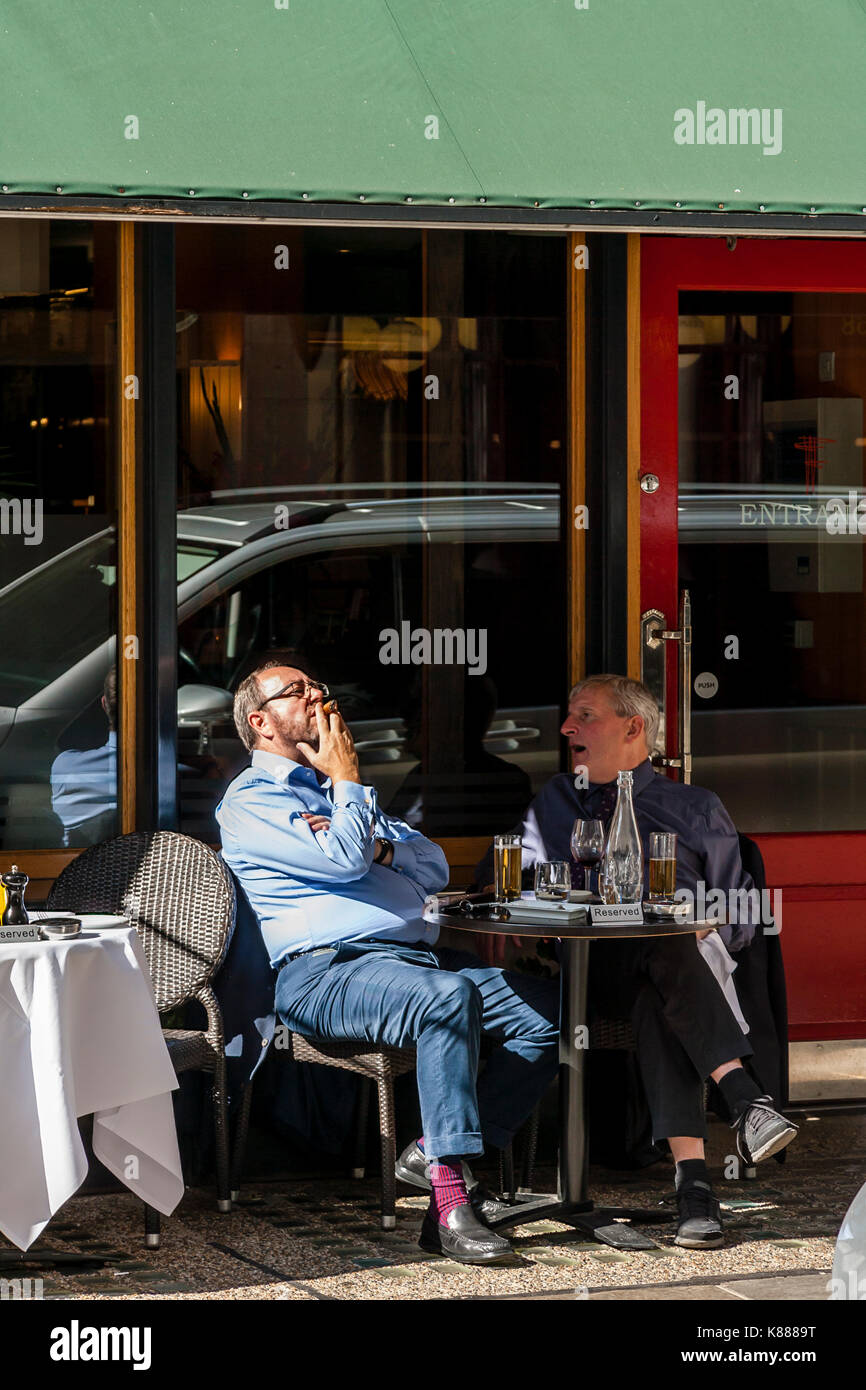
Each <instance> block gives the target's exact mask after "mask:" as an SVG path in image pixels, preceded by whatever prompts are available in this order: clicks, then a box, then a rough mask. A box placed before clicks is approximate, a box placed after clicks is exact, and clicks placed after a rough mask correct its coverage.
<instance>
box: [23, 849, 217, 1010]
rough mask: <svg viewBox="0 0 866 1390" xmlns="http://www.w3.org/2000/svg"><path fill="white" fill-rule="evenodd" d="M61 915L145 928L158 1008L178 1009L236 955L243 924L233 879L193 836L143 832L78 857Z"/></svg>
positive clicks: (63, 889)
mask: <svg viewBox="0 0 866 1390" xmlns="http://www.w3.org/2000/svg"><path fill="white" fill-rule="evenodd" d="M48 907H49V908H50V909H51V910H53V911H61V910H62V911H72V912H104V913H111V914H116V915H120V916H124V917H127V918H128V919H129V921H130V923H131V924H132V925H133V926H134V927H136V928H137V929H138V933H139V935H140V937H141V941H142V945H143V947H144V954H145V956H146V957H147V963H148V966H149V968H150V975H151V979H152V981H153V988H154V993H155V995H156V1004H157V1008H158V1009H159V1010H160V1011H162V1010H165V1009H170V1008H174V1007H175V1006H176V1005H178V1004H181V1003H182V1002H183V1001H184V1000H185V999H188V998H190V996H191V995H193V994H195V993H196V992H197V991H198V990H199V989H201V988H202V986H204V985H206V984H207V983H208V981H209V980H210V979H211V977H212V975H213V974H214V973H215V971H216V970H217V969H218V967H219V965H220V964H221V962H222V960H223V959H224V957H225V954H226V951H227V950H228V945H229V941H230V939H231V934H232V929H233V927H234V920H235V891H234V884H233V883H232V879H231V875H230V873H229V871H228V869H227V868H226V866H225V865H224V864H223V861H222V860H221V859H220V857H219V855H218V854H215V853H214V851H213V850H212V849H209V848H208V846H207V845H203V844H202V843H201V841H199V840H193V839H192V838H191V837H190V836H189V835H178V834H176V833H175V832H174V831H171V830H159V831H154V832H143V831H138V832H135V833H134V834H131V835H120V836H118V837H117V838H115V839H113V840H106V841H104V843H103V844H101V845H94V846H93V847H92V848H91V849H87V850H85V851H84V852H83V854H80V855H79V856H78V858H77V859H73V861H72V863H71V864H68V865H67V866H66V868H65V869H64V870H63V872H62V873H61V875H60V877H59V878H58V879H57V881H56V882H55V884H54V886H53V888H52V889H51V892H50V894H49V897H48Z"/></svg>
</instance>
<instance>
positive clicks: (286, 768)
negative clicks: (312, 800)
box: [253, 748, 331, 790]
mask: <svg viewBox="0 0 866 1390" xmlns="http://www.w3.org/2000/svg"><path fill="white" fill-rule="evenodd" d="M253 767H263V768H264V769H265V771H266V772H270V774H271V776H272V777H275V778H276V780H277V781H278V782H289V781H293V782H308V783H309V784H310V786H312V787H318V788H320V789H322V790H324V788H325V787H330V785H331V779H330V777H326V778H325V780H324V781H323V782H320V781H319V778H318V775H317V773H316V771H315V768H312V767H305V766H304V764H303V763H296V762H295V760H294V759H293V758H284V757H283V755H282V753H269V752H268V750H267V748H254V749H253Z"/></svg>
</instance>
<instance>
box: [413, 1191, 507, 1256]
mask: <svg viewBox="0 0 866 1390" xmlns="http://www.w3.org/2000/svg"><path fill="white" fill-rule="evenodd" d="M418 1244H419V1245H420V1246H421V1249H422V1250H427V1251H429V1252H430V1254H431V1255H447V1256H448V1257H449V1259H452V1260H457V1261H459V1263H460V1264H462V1265H489V1264H493V1263H495V1261H496V1260H504V1259H507V1258H508V1257H509V1256H510V1255H513V1254H514V1251H513V1249H512V1247H511V1243H510V1242H509V1241H507V1240H506V1239H505V1238H504V1236H498V1235H497V1234H496V1233H495V1231H490V1230H488V1229H487V1227H486V1226H482V1224H481V1222H480V1221H479V1220H478V1217H477V1216H476V1215H475V1213H474V1211H473V1210H472V1208H471V1206H470V1205H469V1203H468V1202H463V1203H462V1204H461V1205H460V1206H459V1207H452V1208H451V1210H450V1211H449V1213H448V1215H447V1216H446V1218H445V1224H444V1226H443V1225H441V1224H440V1222H439V1218H438V1216H437V1214H436V1211H435V1210H434V1208H433V1206H432V1204H431V1206H430V1207H428V1209H427V1215H426V1216H425V1217H424V1224H423V1226H422V1227H421V1239H420V1240H419V1241H418Z"/></svg>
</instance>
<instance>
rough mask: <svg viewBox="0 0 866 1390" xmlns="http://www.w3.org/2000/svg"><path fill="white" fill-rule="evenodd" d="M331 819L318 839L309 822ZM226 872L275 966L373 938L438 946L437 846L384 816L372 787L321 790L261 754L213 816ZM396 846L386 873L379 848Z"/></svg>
mask: <svg viewBox="0 0 866 1390" xmlns="http://www.w3.org/2000/svg"><path fill="white" fill-rule="evenodd" d="M306 811H311V812H313V813H314V814H316V815H320V816H327V817H328V818H329V819H330V822H331V824H330V827H329V828H328V829H327V830H322V831H319V833H318V834H315V833H314V832H313V831H312V830H311V829H310V826H309V823H308V822H307V821H305V820H304V819H303V814H304V812H306ZM216 818H217V821H218V822H219V827H220V832H221V835H222V853H223V858H224V859H225V861H226V863H227V864H228V865H229V867H230V868H231V869H232V871H233V872H234V873H235V874H236V875H237V877H238V878H239V879H240V882H241V884H242V885H243V887H244V890H245V892H246V894H247V897H248V898H249V900H250V904H251V906H252V908H253V911H254V912H255V913H256V915H257V917H258V919H259V923H260V925H261V929H262V935H263V936H264V939H265V945H266V946H267V948H268V954H269V956H270V960H271V964H272V965H274V966H277V965H279V963H280V962H281V960H282V959H283V957H284V956H286V955H289V954H292V953H294V952H296V951H308V950H310V949H311V948H313V947H316V946H330V945H331V944H333V943H335V942H338V941H363V940H365V939H368V938H369V937H376V938H385V939H388V940H393V941H414V942H418V943H419V944H422V945H424V946H432V945H433V944H434V942H435V941H436V939H437V937H438V935H439V928H438V927H436V926H431V925H429V924H428V923H426V922H425V921H424V920H423V917H422V915H421V913H422V908H423V904H424V899H425V898H426V897H427V895H428V894H430V893H435V892H438V891H439V890H440V889H441V888H444V887H445V885H446V883H447V882H448V862H447V860H446V858H445V855H444V854H443V853H442V850H441V849H440V848H439V846H438V845H434V844H433V842H432V841H431V840H428V839H427V838H426V837H425V836H424V835H421V834H419V832H418V831H417V830H412V829H410V827H409V826H408V825H406V824H405V823H404V822H403V821H401V820H396V819H394V818H393V817H390V816H386V815H385V814H384V813H383V812H382V811H380V810H379V807H378V805H377V803H376V792H375V790H374V789H373V788H372V787H364V786H360V785H358V784H357V783H355V782H336V783H335V784H334V785H333V786H332V785H331V781H330V778H328V779H326V780H325V781H323V782H321V783H320V782H319V779H318V776H317V774H316V773H315V771H314V770H313V769H312V768H309V767H304V766H302V765H301V764H300V763H296V762H293V761H292V759H291V758H283V757H280V755H279V754H277V753H269V752H267V751H265V750H264V749H258V748H257V749H256V750H255V751H254V753H253V760H252V765H251V766H250V767H247V768H244V770H243V772H241V773H239V775H238V776H237V777H236V778H235V779H234V781H233V782H232V783H231V785H230V786H229V787H228V788H227V790H226V793H225V795H224V797H223V799H222V801H221V802H220V804H219V806H218V807H217V809H216ZM376 837H381V838H384V839H387V840H393V841H394V858H393V860H392V863H391V865H390V866H389V867H388V868H385V867H384V866H383V865H381V864H374V863H373V855H374V853H375V845H374V843H373V842H374V840H375V839H376Z"/></svg>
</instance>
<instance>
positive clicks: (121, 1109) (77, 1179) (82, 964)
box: [0, 918, 183, 1250]
mask: <svg viewBox="0 0 866 1390" xmlns="http://www.w3.org/2000/svg"><path fill="white" fill-rule="evenodd" d="M86 920H87V919H86V918H84V919H83V923H84V929H83V931H82V933H81V935H80V936H78V937H73V938H71V939H69V940H65V941H64V940H52V941H33V942H18V943H15V944H4V945H2V946H0V1231H2V1233H3V1234H4V1235H5V1236H6V1237H7V1238H8V1239H9V1240H11V1241H12V1242H13V1243H14V1244H15V1245H17V1246H18V1247H19V1248H20V1249H22V1250H26V1249H27V1248H28V1247H29V1246H30V1245H31V1244H32V1242H33V1241H34V1240H35V1239H36V1237H37V1236H38V1235H39V1234H40V1232H41V1231H42V1230H43V1228H44V1227H45V1226H46V1225H47V1223H48V1222H49V1221H50V1219H51V1217H52V1216H53V1215H54V1213H55V1212H56V1211H57V1210H58V1208H59V1207H61V1206H62V1205H63V1203H64V1202H65V1201H66V1200H67V1199H68V1198H69V1197H71V1196H72V1194H73V1193H74V1192H75V1191H76V1190H77V1189H78V1187H80V1185H81V1183H82V1182H83V1181H84V1178H85V1177H86V1175H87V1157H86V1154H85V1151H84V1145H83V1144H82V1142H81V1136H80V1134H79V1131H78V1123H77V1121H78V1117H79V1116H81V1115H90V1114H92V1115H93V1141H92V1142H93V1152H94V1154H95V1155H96V1157H97V1158H98V1159H100V1161H101V1162H102V1163H104V1164H105V1166H106V1168H108V1169H109V1170H110V1171H111V1172H112V1173H114V1174H115V1176H116V1177H118V1178H119V1179H120V1180H121V1182H123V1183H125V1184H126V1186H127V1187H128V1188H129V1189H130V1191H131V1192H134V1193H135V1195H136V1196H137V1197H140V1198H141V1199H142V1201H144V1202H147V1203H149V1205H151V1206H153V1207H156V1209H157V1210H158V1211H161V1212H163V1213H164V1214H165V1215H168V1214H169V1213H170V1212H171V1211H173V1210H174V1208H175V1207H176V1206H177V1204H178V1202H179V1201H180V1199H181V1197H182V1195H183V1176H182V1173H181V1166H180V1154H179V1152H178V1145H177V1134H176V1131H175V1124H174V1112H173V1108H172V1099H171V1092H172V1091H173V1090H174V1089H175V1088H176V1087H177V1078H176V1076H175V1072H174V1068H173V1066H172V1064H171V1060H170V1058H169V1055H168V1050H167V1048H166V1046H165V1041H164V1039H163V1037H162V1032H161V1029H160V1023H159V1015H158V1013H157V1009H156V1003H155V1000H154V996H153V988H152V986H151V982H150V975H149V973H148V968H147V961H146V960H145V957H144V952H143V950H142V946H141V941H140V938H139V936H138V933H137V932H136V931H135V928H134V927H131V926H126V927H122V926H121V927H114V928H112V929H110V930H95V929H93V930H88V929H87V926H86Z"/></svg>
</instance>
